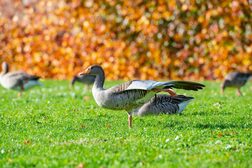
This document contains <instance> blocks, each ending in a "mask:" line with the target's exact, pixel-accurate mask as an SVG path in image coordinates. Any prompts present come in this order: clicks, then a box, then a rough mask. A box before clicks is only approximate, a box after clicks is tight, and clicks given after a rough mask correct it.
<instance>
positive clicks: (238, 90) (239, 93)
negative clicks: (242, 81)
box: [237, 88, 242, 96]
mask: <svg viewBox="0 0 252 168" xmlns="http://www.w3.org/2000/svg"><path fill="white" fill-rule="evenodd" d="M237 95H238V96H242V93H241V90H240V88H237Z"/></svg>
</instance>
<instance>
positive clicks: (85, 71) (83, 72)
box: [78, 68, 90, 75]
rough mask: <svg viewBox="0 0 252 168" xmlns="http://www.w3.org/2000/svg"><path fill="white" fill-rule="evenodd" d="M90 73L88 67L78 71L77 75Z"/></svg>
mask: <svg viewBox="0 0 252 168" xmlns="http://www.w3.org/2000/svg"><path fill="white" fill-rule="evenodd" d="M89 73H90V68H87V69H85V70H84V71H82V72H80V73H79V74H78V75H86V74H89Z"/></svg>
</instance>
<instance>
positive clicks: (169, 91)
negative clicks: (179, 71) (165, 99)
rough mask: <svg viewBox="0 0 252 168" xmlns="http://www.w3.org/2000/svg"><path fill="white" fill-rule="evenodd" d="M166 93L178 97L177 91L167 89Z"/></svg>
mask: <svg viewBox="0 0 252 168" xmlns="http://www.w3.org/2000/svg"><path fill="white" fill-rule="evenodd" d="M165 91H166V92H168V93H169V94H170V95H171V96H176V95H177V94H176V93H175V91H174V90H172V89H166V90H165Z"/></svg>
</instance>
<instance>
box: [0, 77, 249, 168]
mask: <svg viewBox="0 0 252 168" xmlns="http://www.w3.org/2000/svg"><path fill="white" fill-rule="evenodd" d="M43 82H44V84H45V86H44V87H43V88H39V87H37V88H34V89H32V90H29V91H27V92H25V93H24V95H23V96H22V97H21V98H18V97H17V92H15V91H8V90H4V89H3V88H0V95H1V97H0V167H76V166H78V165H80V164H83V165H84V166H85V167H183V168H184V167H201V168H203V167H228V168H230V167H242V168H244V167H251V164H252V103H251V100H252V99H251V98H252V92H251V90H252V85H251V83H249V84H247V85H246V86H245V87H244V88H242V91H243V93H244V96H243V97H237V96H236V94H235V91H234V90H232V89H230V90H227V91H226V92H225V95H220V94H219V93H220V90H219V88H220V87H219V86H220V84H219V83H217V82H204V83H205V84H206V86H207V87H206V88H205V89H204V90H202V91H199V92H193V91H184V90H177V92H178V93H180V94H186V95H191V96H194V97H195V100H194V101H192V102H191V103H190V104H189V106H188V107H187V108H186V109H185V111H184V112H183V114H182V115H161V116H148V117H142V118H140V117H135V118H134V119H133V128H132V129H129V128H128V126H127V114H126V112H125V111H112V110H107V109H102V108H100V107H98V106H97V105H96V103H95V102H94V100H93V98H92V95H91V93H90V92H83V86H82V85H80V84H79V85H77V86H76V87H75V90H74V91H71V90H69V89H68V82H67V81H43ZM116 83H119V82H108V83H107V86H112V85H114V84H116ZM83 96H84V99H83Z"/></svg>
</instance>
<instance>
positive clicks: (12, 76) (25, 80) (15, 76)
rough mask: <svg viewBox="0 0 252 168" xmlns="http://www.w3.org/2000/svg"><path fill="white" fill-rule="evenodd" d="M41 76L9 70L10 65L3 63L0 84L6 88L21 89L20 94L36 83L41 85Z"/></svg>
mask: <svg viewBox="0 0 252 168" xmlns="http://www.w3.org/2000/svg"><path fill="white" fill-rule="evenodd" d="M39 78H40V77H38V76H35V75H29V74H27V73H25V72H23V71H15V72H9V65H8V64H7V63H6V62H3V63H2V72H1V74H0V84H1V85H2V86H3V87H4V88H6V89H13V90H19V91H20V92H19V96H21V95H22V92H23V91H24V90H26V89H29V88H31V87H33V86H36V85H41V83H40V82H39V81H38V80H39Z"/></svg>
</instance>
